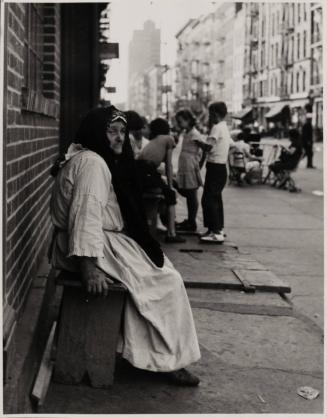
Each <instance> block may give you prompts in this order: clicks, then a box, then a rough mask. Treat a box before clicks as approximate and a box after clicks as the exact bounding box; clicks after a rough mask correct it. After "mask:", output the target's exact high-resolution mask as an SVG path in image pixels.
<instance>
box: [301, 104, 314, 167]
mask: <svg viewBox="0 0 327 418" xmlns="http://www.w3.org/2000/svg"><path fill="white" fill-rule="evenodd" d="M305 110H306V111H307V113H306V115H305V122H304V124H303V126H302V144H303V148H304V152H305V156H306V157H307V168H315V167H314V166H313V130H312V113H311V111H312V107H311V105H307V106H306V107H305Z"/></svg>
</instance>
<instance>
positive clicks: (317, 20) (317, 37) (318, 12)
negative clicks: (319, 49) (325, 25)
mask: <svg viewBox="0 0 327 418" xmlns="http://www.w3.org/2000/svg"><path fill="white" fill-rule="evenodd" d="M311 28H312V29H311V31H312V43H315V42H320V41H321V39H322V8H321V7H319V8H317V9H314V10H313V11H312V15H311Z"/></svg>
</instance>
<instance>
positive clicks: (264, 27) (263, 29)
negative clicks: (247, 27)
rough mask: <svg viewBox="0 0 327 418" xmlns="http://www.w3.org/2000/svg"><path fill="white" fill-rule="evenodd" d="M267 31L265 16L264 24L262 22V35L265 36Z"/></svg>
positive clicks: (263, 18)
mask: <svg viewBox="0 0 327 418" xmlns="http://www.w3.org/2000/svg"><path fill="white" fill-rule="evenodd" d="M265 29H266V19H265V17H264V16H263V17H262V22H261V34H262V36H264V34H265Z"/></svg>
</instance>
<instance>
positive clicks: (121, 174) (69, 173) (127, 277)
mask: <svg viewBox="0 0 327 418" xmlns="http://www.w3.org/2000/svg"><path fill="white" fill-rule="evenodd" d="M126 125H127V121H126V116H125V115H124V113H123V112H120V111H118V110H117V109H116V108H114V107H113V106H110V107H107V108H97V109H94V110H93V111H91V112H90V113H89V114H88V115H87V116H86V117H85V118H84V120H83V121H82V124H81V127H80V129H79V130H78V132H77V135H76V143H73V144H72V145H71V146H70V148H69V150H68V152H67V154H66V155H65V158H62V159H61V160H60V161H57V164H56V169H55V170H52V172H53V173H57V174H56V179H55V184H54V189H53V193H52V198H51V217H52V222H53V224H54V226H55V228H56V233H55V236H54V240H53V246H52V257H51V259H52V264H53V266H54V267H55V268H57V269H60V270H62V269H63V270H68V271H72V272H79V273H80V275H81V279H82V281H83V283H84V285H85V287H86V289H87V291H88V292H90V293H91V294H93V295H99V296H100V295H102V296H106V294H107V292H108V285H109V284H110V283H112V282H113V281H118V282H122V283H123V284H124V285H125V286H126V287H127V289H128V297H127V300H126V303H125V307H124V315H123V318H124V320H123V324H122V341H121V347H120V349H121V353H122V356H123V358H125V359H126V360H127V361H129V362H130V363H131V364H132V365H133V366H135V367H137V368H140V369H145V370H149V371H152V372H162V373H165V374H164V376H166V377H167V379H170V380H171V381H173V382H174V383H176V384H179V385H188V386H196V385H198V384H199V379H198V378H197V377H196V376H194V375H192V374H191V373H189V372H188V371H187V370H186V369H185V367H186V366H187V365H189V364H191V363H193V362H195V361H197V360H199V358H200V350H199V345H198V340H197V336H196V331H195V327H194V322H193V316H192V311H191V308H190V304H189V300H188V297H187V293H186V290H185V287H184V284H183V280H182V278H181V276H180V274H179V273H178V272H177V271H176V270H175V268H174V267H173V265H172V264H171V262H170V261H169V259H168V258H167V257H166V256H164V254H163V252H162V250H161V248H160V246H159V244H158V242H157V241H155V240H154V239H153V238H152V237H151V235H150V233H149V230H148V225H147V221H146V217H145V214H144V211H143V208H142V204H141V196H140V193H139V185H138V181H137V175H136V172H135V164H134V158H133V153H132V149H131V146H130V143H129V138H128V131H127V129H126ZM102 349H105V348H102Z"/></svg>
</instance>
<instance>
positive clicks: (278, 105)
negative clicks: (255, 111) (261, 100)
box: [265, 103, 288, 119]
mask: <svg viewBox="0 0 327 418" xmlns="http://www.w3.org/2000/svg"><path fill="white" fill-rule="evenodd" d="M286 106H288V105H287V104H285V103H276V104H274V105H273V107H272V108H271V109H270V110H269V111H268V112H267V113H266V114H265V118H268V119H269V118H274V117H275V116H277V115H279V113H281V112H282V111H283V110H284V108H285V107H286Z"/></svg>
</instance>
